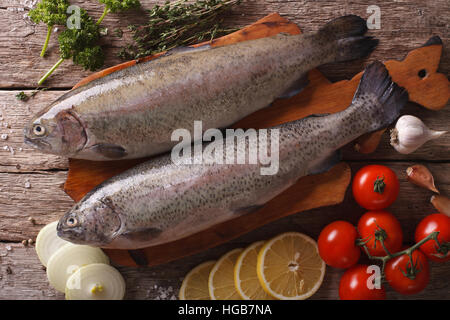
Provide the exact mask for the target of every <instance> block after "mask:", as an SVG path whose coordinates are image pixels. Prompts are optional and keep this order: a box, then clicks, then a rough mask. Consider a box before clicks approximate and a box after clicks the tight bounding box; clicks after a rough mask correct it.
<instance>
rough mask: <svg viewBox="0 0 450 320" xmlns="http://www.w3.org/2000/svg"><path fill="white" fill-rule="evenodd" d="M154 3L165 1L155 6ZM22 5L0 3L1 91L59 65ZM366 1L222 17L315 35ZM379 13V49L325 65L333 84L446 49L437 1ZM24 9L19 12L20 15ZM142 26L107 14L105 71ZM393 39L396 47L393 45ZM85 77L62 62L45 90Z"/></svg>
mask: <svg viewBox="0 0 450 320" xmlns="http://www.w3.org/2000/svg"><path fill="white" fill-rule="evenodd" d="M72 2H73V3H74V4H80V5H81V6H82V7H83V8H85V9H87V10H88V11H89V13H90V14H91V15H92V16H93V17H99V16H100V14H101V11H102V7H101V6H99V4H98V3H97V2H89V1H81V0H77V1H72ZM141 2H142V4H143V8H147V9H148V8H151V7H152V6H153V4H154V3H156V2H157V1H150V0H143V1H141ZM158 2H159V3H161V2H164V1H158ZM24 3H25V1H24V0H0V27H1V28H2V30H4V32H2V33H1V34H0V52H2V55H0V88H8V87H30V88H34V87H35V85H36V82H37V80H38V79H39V78H40V76H41V75H43V74H44V73H45V72H46V71H47V70H48V69H49V68H50V67H51V66H52V65H53V63H55V62H56V61H57V60H58V52H57V51H58V50H57V42H56V36H53V37H52V40H51V42H50V46H49V55H48V56H47V57H46V58H45V59H42V58H40V57H39V52H40V50H41V46H42V43H43V41H44V37H45V34H46V28H45V26H44V25H38V26H35V25H33V24H32V23H31V22H29V21H27V20H26V19H24V13H26V12H27V11H28V10H29V9H28V8H27V7H26V6H25V5H24ZM372 4H373V2H371V1H368V0H367V1H358V2H354V1H346V2H345V3H343V2H338V1H332V0H323V1H302V2H298V1H279V0H278V1H274V0H270V1H263V0H256V1H244V2H243V3H242V4H241V5H240V6H239V7H237V8H236V9H235V10H234V12H233V13H232V14H230V15H229V16H228V17H227V20H226V21H227V23H228V24H229V25H233V26H244V25H247V24H250V23H252V22H254V21H256V20H257V19H260V18H262V17H263V16H265V15H267V14H269V13H272V12H279V13H280V14H281V15H282V16H284V17H286V18H288V19H289V20H291V21H293V22H295V23H297V24H298V25H300V26H301V27H302V30H303V31H304V32H311V31H317V30H318V29H319V28H320V27H321V26H323V25H324V24H325V23H326V22H327V21H329V20H330V19H332V18H334V17H337V16H340V15H344V14H348V13H354V14H359V15H361V16H363V17H366V18H367V17H368V16H369V14H368V13H366V9H367V7H368V6H369V5H372ZM377 5H378V6H379V7H380V9H381V14H382V16H381V19H382V20H381V22H382V24H381V29H380V30H371V31H370V34H372V35H374V36H376V37H377V38H379V39H380V40H381V41H380V45H379V46H378V48H377V49H376V51H375V52H374V53H373V54H372V55H371V57H370V58H369V59H368V60H367V61H364V62H363V61H355V62H348V63H339V64H332V65H327V66H326V67H323V68H320V69H321V71H323V72H324V74H325V75H326V76H327V77H328V78H329V79H330V80H332V81H337V80H341V79H348V78H351V77H352V76H353V75H355V74H356V73H358V72H359V71H361V70H362V69H363V66H364V65H367V64H368V63H369V62H371V61H373V60H375V59H379V60H387V59H402V58H403V57H404V56H405V55H406V53H407V52H408V51H410V50H412V49H414V48H416V47H418V46H420V45H422V44H423V43H425V42H426V41H427V40H428V38H429V37H430V36H431V35H432V34H438V35H440V36H441V38H442V40H443V41H444V44H447V43H448V40H449V39H450V33H449V32H448V23H449V16H450V14H449V13H450V7H449V6H448V4H447V0H436V1H433V2H432V3H430V2H426V1H424V2H422V1H410V2H391V1H388V0H383V1H378V2H377ZM22 9H23V11H22ZM144 21H145V16H144V14H143V13H142V12H139V11H133V12H130V13H127V14H123V15H121V16H120V17H119V16H118V15H114V14H110V15H108V16H107V17H106V18H105V20H104V26H105V27H107V28H108V30H109V35H108V36H107V37H105V38H104V39H103V43H104V45H105V48H106V56H107V58H106V65H105V67H109V66H113V65H115V64H117V63H120V62H122V61H121V60H120V59H119V58H117V53H118V51H119V48H120V47H121V46H124V44H126V43H128V42H129V39H130V33H129V32H128V31H127V30H126V26H127V25H129V24H130V23H140V22H144ZM116 27H121V28H122V29H123V30H124V32H125V35H124V37H123V38H122V39H119V38H117V37H115V36H114V35H113V30H114V29H115V28H116ZM393 39H395V41H392V40H393ZM449 70H450V59H449V53H448V51H445V52H444V56H443V58H442V63H441V66H440V71H441V72H443V73H448V71H449ZM88 74H90V72H86V71H83V70H82V68H80V67H78V66H73V65H72V63H71V62H65V63H63V64H62V66H61V67H60V68H59V69H58V70H57V71H56V72H55V74H54V76H52V78H51V80H50V81H49V82H48V83H47V85H49V86H51V87H60V88H69V87H71V86H73V85H74V84H75V83H76V82H78V80H80V79H81V78H83V77H84V76H87V75H88Z"/></svg>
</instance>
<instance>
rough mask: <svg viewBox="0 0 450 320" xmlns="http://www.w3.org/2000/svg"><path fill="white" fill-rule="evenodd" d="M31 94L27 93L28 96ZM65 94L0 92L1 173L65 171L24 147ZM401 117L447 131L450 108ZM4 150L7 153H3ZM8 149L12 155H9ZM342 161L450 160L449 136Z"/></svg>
mask: <svg viewBox="0 0 450 320" xmlns="http://www.w3.org/2000/svg"><path fill="white" fill-rule="evenodd" d="M30 92H31V91H26V93H30ZM65 92H66V91H52V90H49V91H42V92H39V93H38V94H37V95H36V96H35V97H34V98H32V99H30V100H29V101H28V102H21V101H18V100H17V99H16V97H15V95H16V94H17V93H18V92H17V91H14V90H5V91H3V90H0V136H1V135H2V134H7V136H8V137H7V139H6V140H3V139H0V172H31V171H35V170H38V171H39V170H54V169H58V170H66V169H67V168H68V161H67V159H66V158H63V157H58V156H53V155H46V154H43V153H40V152H38V151H36V150H34V149H32V148H31V147H29V146H27V145H25V144H24V143H23V128H24V126H25V125H26V124H27V122H28V121H29V120H30V119H31V118H32V117H33V115H34V114H35V113H36V112H38V111H39V110H40V109H42V108H44V107H45V106H46V105H47V104H49V103H50V102H51V101H53V100H54V99H56V98H57V97H59V96H60V95H62V94H64V93H65ZM403 113H404V114H412V115H415V116H417V117H419V118H421V119H423V121H424V122H425V123H426V124H427V125H428V126H429V127H430V128H432V129H435V130H449V128H448V119H449V117H450V108H448V106H447V107H445V108H444V109H442V110H440V111H431V110H427V109H425V108H423V107H420V106H417V105H414V104H408V105H407V107H406V108H405V110H404V112H403ZM5 148H6V149H5ZM11 148H12V150H13V152H11ZM343 156H344V160H367V159H377V160H409V159H414V160H421V161H424V160H429V161H436V160H439V161H449V160H450V133H449V134H446V135H444V136H443V137H441V138H439V139H437V140H433V141H429V142H427V143H426V144H425V145H424V146H422V147H421V148H419V149H418V150H417V151H415V152H414V153H412V154H410V155H402V154H400V153H397V152H396V151H395V150H394V149H393V148H392V147H391V146H390V145H389V134H388V133H387V132H386V133H385V134H384V135H383V139H382V141H381V143H380V145H379V147H378V149H377V151H376V152H374V153H372V154H369V155H362V154H359V153H357V152H355V151H354V150H353V144H352V145H349V146H347V147H346V148H345V149H344V153H343Z"/></svg>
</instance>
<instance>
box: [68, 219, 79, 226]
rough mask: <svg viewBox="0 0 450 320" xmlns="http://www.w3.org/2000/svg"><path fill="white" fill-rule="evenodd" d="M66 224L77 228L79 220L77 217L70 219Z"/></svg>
mask: <svg viewBox="0 0 450 320" xmlns="http://www.w3.org/2000/svg"><path fill="white" fill-rule="evenodd" d="M66 224H67V226H68V227H76V226H77V225H78V220H77V218H75V217H69V218H67V220H66Z"/></svg>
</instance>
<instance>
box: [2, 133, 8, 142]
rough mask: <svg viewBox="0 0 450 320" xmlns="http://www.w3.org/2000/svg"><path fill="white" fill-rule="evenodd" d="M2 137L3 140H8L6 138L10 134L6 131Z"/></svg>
mask: <svg viewBox="0 0 450 320" xmlns="http://www.w3.org/2000/svg"><path fill="white" fill-rule="evenodd" d="M0 138H2V140H6V139H8V135H7V134H6V133H4V134H2V135H1V136H0Z"/></svg>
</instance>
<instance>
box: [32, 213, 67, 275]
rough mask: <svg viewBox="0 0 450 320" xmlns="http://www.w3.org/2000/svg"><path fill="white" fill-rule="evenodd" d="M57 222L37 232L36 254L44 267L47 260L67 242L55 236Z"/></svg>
mask: <svg viewBox="0 0 450 320" xmlns="http://www.w3.org/2000/svg"><path fill="white" fill-rule="evenodd" d="M57 225H58V221H54V222H52V223H49V224H47V225H46V226H45V227H43V228H42V229H41V231H39V233H38V235H37V238H36V253H37V255H38V258H39V260H40V261H41V263H42V264H43V265H44V266H45V267H46V266H47V263H48V259H50V257H51V256H52V255H53V254H54V253H55V252H56V250H58V249H59V248H61V247H62V246H63V245H65V244H68V243H69V242H68V241H66V240H63V239H61V238H60V237H58V235H57V234H56V226H57Z"/></svg>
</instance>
